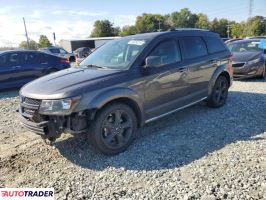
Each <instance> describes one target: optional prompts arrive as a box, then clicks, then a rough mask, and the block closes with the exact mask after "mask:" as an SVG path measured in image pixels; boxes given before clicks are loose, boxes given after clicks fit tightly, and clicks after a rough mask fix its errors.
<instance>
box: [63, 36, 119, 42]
mask: <svg viewBox="0 0 266 200" xmlns="http://www.w3.org/2000/svg"><path fill="white" fill-rule="evenodd" d="M118 38H121V37H119V36H116V37H95V38H84V39H69V40H68V39H62V40H60V42H62V41H68V42H72V41H88V40H114V39H118Z"/></svg>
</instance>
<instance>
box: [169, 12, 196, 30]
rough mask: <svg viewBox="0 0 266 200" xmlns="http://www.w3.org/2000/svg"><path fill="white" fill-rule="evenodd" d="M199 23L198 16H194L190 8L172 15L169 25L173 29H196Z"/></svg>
mask: <svg viewBox="0 0 266 200" xmlns="http://www.w3.org/2000/svg"><path fill="white" fill-rule="evenodd" d="M197 21H198V16H197V15H196V14H192V13H191V12H190V11H189V9H188V8H183V9H181V10H180V11H179V12H173V13H171V14H170V16H169V19H168V23H169V25H170V26H171V27H173V28H194V27H196V23H197Z"/></svg>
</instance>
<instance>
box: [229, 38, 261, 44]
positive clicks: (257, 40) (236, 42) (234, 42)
mask: <svg viewBox="0 0 266 200" xmlns="http://www.w3.org/2000/svg"><path fill="white" fill-rule="evenodd" d="M259 41H260V39H243V40H236V41H232V42H230V43H229V44H238V43H245V42H259Z"/></svg>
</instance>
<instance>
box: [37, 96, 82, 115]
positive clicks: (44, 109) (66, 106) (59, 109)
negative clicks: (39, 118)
mask: <svg viewBox="0 0 266 200" xmlns="http://www.w3.org/2000/svg"><path fill="white" fill-rule="evenodd" d="M79 100H80V97H76V98H71V99H60V100H42V103H41V105H40V108H39V113H40V114H43V115H69V114H71V112H72V111H73V110H74V108H75V107H76V106H77V104H78V103H79Z"/></svg>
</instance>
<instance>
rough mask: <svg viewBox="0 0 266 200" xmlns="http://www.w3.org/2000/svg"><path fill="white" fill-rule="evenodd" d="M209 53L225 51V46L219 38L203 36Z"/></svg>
mask: <svg viewBox="0 0 266 200" xmlns="http://www.w3.org/2000/svg"><path fill="white" fill-rule="evenodd" d="M204 39H205V41H206V44H207V47H208V50H209V53H217V52H221V51H225V50H226V49H225V46H224V44H223V43H222V41H221V40H219V39H218V38H216V37H204Z"/></svg>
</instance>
